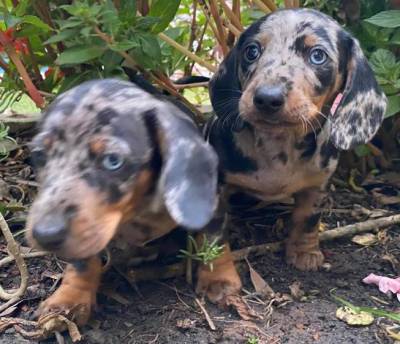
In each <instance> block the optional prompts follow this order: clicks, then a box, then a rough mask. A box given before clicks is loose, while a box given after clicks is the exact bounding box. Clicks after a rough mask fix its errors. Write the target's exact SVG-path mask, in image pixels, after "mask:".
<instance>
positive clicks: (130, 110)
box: [27, 79, 234, 325]
mask: <svg viewBox="0 0 400 344" xmlns="http://www.w3.org/2000/svg"><path fill="white" fill-rule="evenodd" d="M31 148H32V157H33V160H34V162H35V165H36V167H37V178H38V181H39V184H40V187H39V192H38V195H37V197H36V199H35V201H34V203H33V205H32V208H31V210H30V213H29V217H28V222H27V229H28V232H27V237H28V240H29V241H30V242H31V244H32V245H33V246H35V247H38V248H41V249H46V250H49V251H51V252H53V253H55V254H56V255H57V256H59V257H60V258H62V259H64V260H66V261H68V262H69V264H68V265H67V267H66V269H65V272H64V276H63V280H62V283H61V285H60V287H59V288H58V289H57V290H56V291H55V293H54V294H53V295H51V296H50V297H49V298H48V299H47V300H45V301H44V302H42V304H41V306H40V308H39V310H38V314H39V315H40V314H46V313H48V312H52V311H56V310H61V311H67V312H69V314H70V316H72V317H73V319H74V320H75V321H76V322H77V323H78V324H81V325H82V324H84V323H86V322H87V320H88V319H89V316H90V311H91V309H92V307H93V305H94V304H95V302H96V292H97V289H98V287H99V283H100V277H101V274H102V265H101V260H100V258H99V253H100V252H101V251H102V250H103V249H104V248H105V247H107V246H110V245H114V247H119V248H123V249H127V250H130V249H132V250H133V249H134V248H135V247H142V246H144V245H145V244H146V243H148V242H151V241H153V240H154V239H156V238H160V237H162V236H164V235H165V234H167V233H168V232H170V231H171V230H172V229H174V228H175V227H176V226H182V227H184V228H186V229H188V230H192V231H198V230H200V229H202V228H204V227H205V228H206V229H207V225H208V224H209V222H210V220H211V219H212V217H213V215H214V210H215V208H216V206H217V156H216V154H215V152H214V150H213V149H212V147H211V146H210V145H209V144H208V143H206V142H205V141H204V139H203V138H202V137H201V133H200V132H199V130H198V128H197V127H196V126H195V124H194V123H193V122H192V121H191V119H190V118H189V117H188V116H187V115H185V114H184V113H183V112H182V111H181V110H179V109H178V108H177V107H176V106H174V105H173V104H171V103H170V102H167V101H164V100H161V99H159V98H156V97H154V96H153V95H151V94H149V93H147V92H145V91H144V90H143V89H141V88H139V87H137V86H135V85H133V84H131V83H129V82H124V81H119V80H114V79H106V80H96V81H90V82H86V83H83V84H82V85H80V86H77V87H75V88H73V89H71V90H70V91H67V92H66V93H64V94H62V95H60V96H59V97H57V99H56V100H55V101H54V102H53V103H52V104H51V106H50V107H49V108H48V110H47V111H46V112H45V114H44V117H43V120H42V123H41V125H40V128H39V133H38V134H37V135H36V137H35V138H34V140H33V143H32V146H31ZM210 228H213V221H211V222H210ZM214 228H218V227H215V226H214ZM206 229H205V230H206ZM214 232H215V230H214ZM200 240H201V239H200ZM224 252H229V251H228V247H226V249H225V251H224ZM225 261H226V258H225V255H222V256H221V257H220V258H219V260H218V261H216V262H215V263H214V270H212V271H211V270H210V268H209V266H208V265H200V266H199V269H198V274H199V279H198V280H199V282H198V289H199V290H207V289H209V288H211V289H212V286H213V285H214V284H218V283H219V282H218V281H219V280H220V279H221V278H223V275H224V271H225V270H226V269H225V268H224V264H225ZM229 264H230V266H231V269H234V266H233V263H232V262H230V261H229V262H228V265H229ZM225 265H226V264H225ZM221 270H222V273H221Z"/></svg>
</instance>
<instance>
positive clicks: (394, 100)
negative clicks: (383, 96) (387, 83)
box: [385, 94, 400, 118]
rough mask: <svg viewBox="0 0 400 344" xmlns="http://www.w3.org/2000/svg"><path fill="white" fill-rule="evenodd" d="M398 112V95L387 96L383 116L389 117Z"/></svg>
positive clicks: (399, 96)
mask: <svg viewBox="0 0 400 344" xmlns="http://www.w3.org/2000/svg"><path fill="white" fill-rule="evenodd" d="M399 112H400V95H398V94H396V95H394V96H389V97H388V107H387V109H386V114H385V118H387V117H391V116H393V115H395V114H397V113H399Z"/></svg>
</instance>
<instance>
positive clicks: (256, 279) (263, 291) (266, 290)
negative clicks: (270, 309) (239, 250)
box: [246, 259, 275, 299]
mask: <svg viewBox="0 0 400 344" xmlns="http://www.w3.org/2000/svg"><path fill="white" fill-rule="evenodd" d="M246 262H247V265H248V266H249V270H250V279H251V283H252V284H253V287H254V289H255V290H256V292H257V293H259V294H260V295H261V296H264V297H266V298H268V299H272V298H273V297H274V295H275V292H274V291H273V290H272V288H271V287H270V286H269V284H268V283H267V282H266V281H265V280H264V278H262V277H261V275H260V274H259V273H258V272H257V271H256V270H254V269H253V267H252V266H251V265H250V263H249V261H248V260H247V259H246Z"/></svg>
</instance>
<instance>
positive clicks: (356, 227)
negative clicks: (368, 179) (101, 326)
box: [129, 214, 400, 282]
mask: <svg viewBox="0 0 400 344" xmlns="http://www.w3.org/2000/svg"><path fill="white" fill-rule="evenodd" d="M398 223H400V214H396V215H392V216H387V217H381V218H378V219H374V220H367V221H365V222H358V223H355V224H352V225H347V226H343V227H338V228H335V229H331V230H327V231H326V232H323V233H321V234H320V236H319V238H320V241H321V242H324V241H332V240H334V239H338V238H342V237H346V236H350V235H354V234H358V233H363V232H369V231H371V230H374V229H375V228H384V227H388V226H391V225H394V224H398ZM283 248H284V243H283V242H282V241H280V242H273V243H267V244H262V245H254V246H249V247H245V248H242V249H240V250H236V251H233V252H232V256H233V259H234V260H235V261H240V260H244V259H245V258H246V257H247V256H248V255H249V254H252V255H255V256H261V255H264V254H266V253H268V252H271V253H274V252H278V251H281V250H283ZM185 271H186V270H185V264H184V262H181V263H176V264H172V265H168V266H164V267H146V268H140V269H135V270H131V271H130V272H129V278H131V279H132V280H133V281H134V282H140V281H149V280H155V279H167V278H172V277H177V276H182V275H183V274H184V273H185Z"/></svg>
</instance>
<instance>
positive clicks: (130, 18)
mask: <svg viewBox="0 0 400 344" xmlns="http://www.w3.org/2000/svg"><path fill="white" fill-rule="evenodd" d="M120 4H121V7H120V9H119V11H118V12H119V19H120V20H121V22H123V23H126V24H133V23H134V21H135V18H136V0H121V1H120Z"/></svg>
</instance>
